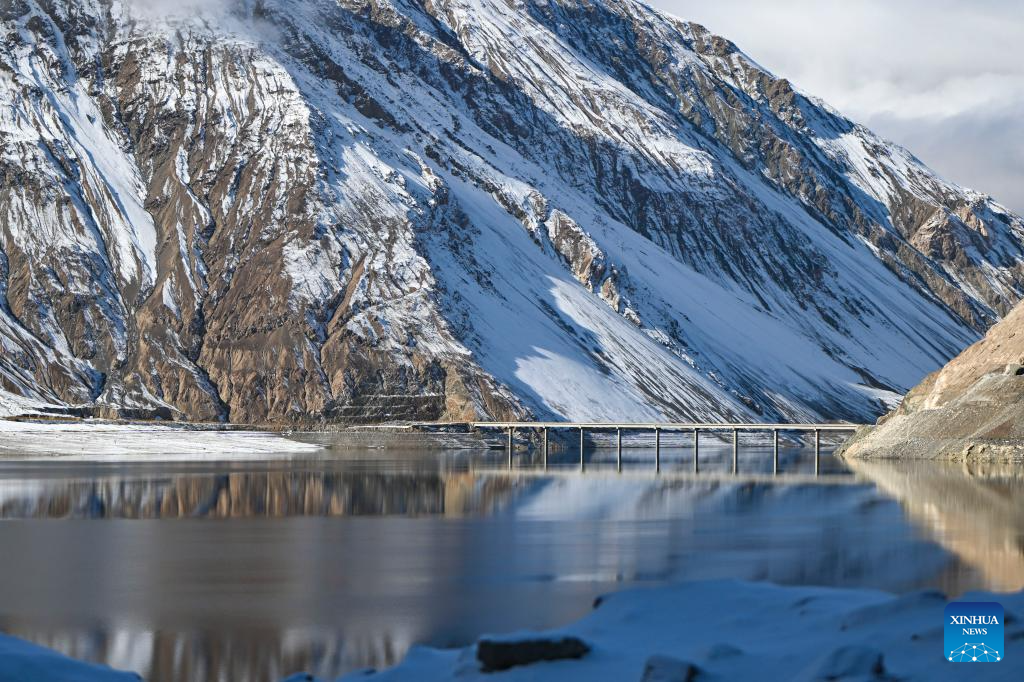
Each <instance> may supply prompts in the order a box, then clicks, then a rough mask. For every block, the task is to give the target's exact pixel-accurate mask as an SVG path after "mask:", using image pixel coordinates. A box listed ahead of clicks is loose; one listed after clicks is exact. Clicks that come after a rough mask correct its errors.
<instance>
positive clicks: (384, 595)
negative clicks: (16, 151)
mask: <svg viewBox="0 0 1024 682" xmlns="http://www.w3.org/2000/svg"><path fill="white" fill-rule="evenodd" d="M701 454H702V458H704V463H705V466H704V467H703V468H702V474H701V475H700V476H698V477H692V476H685V475H676V473H675V472H682V471H684V470H688V469H689V466H690V460H689V459H688V457H689V454H688V453H687V452H683V451H679V452H676V453H673V452H669V453H666V454H665V455H663V463H664V468H665V470H666V471H665V474H664V475H662V476H661V477H660V478H656V477H655V476H654V475H653V474H652V473H651V472H650V467H649V463H650V462H651V461H652V460H653V457H651V456H650V454H649V453H644V452H639V451H634V452H629V453H627V467H626V473H625V475H621V476H619V475H616V474H615V473H614V470H613V469H612V468H611V467H609V463H608V462H609V459H610V455H608V454H600V455H598V456H596V457H595V458H594V459H595V461H594V462H592V463H591V465H590V466H589V468H588V471H587V473H585V474H579V473H575V472H572V471H571V468H572V465H571V464H569V463H565V465H564V469H563V470H557V471H554V472H552V473H551V474H550V475H538V473H537V472H536V471H535V470H529V471H527V470H522V469H517V470H515V471H513V472H511V473H509V472H505V471H502V470H501V467H502V465H503V463H504V459H503V456H502V455H500V454H495V455H492V456H486V457H481V456H480V455H479V454H477V455H473V456H468V455H467V454H465V453H455V452H452V453H438V454H432V455H426V454H423V453H418V454H414V453H410V454H408V455H403V454H401V453H394V452H388V453H382V452H381V451H364V452H328V453H327V454H325V455H324V456H322V457H317V458H312V459H301V460H286V461H263V462H250V463H238V462H230V463H229V462H221V463H218V462H203V463H191V464H182V463H178V464H155V463H150V464H135V463H132V464H124V463H81V462H76V463H72V462H64V463H62V462H60V461H59V460H57V461H53V462H45V463H40V462H16V461H0V630H3V631H6V632H9V633H11V634H14V635H18V636H21V637H25V638H27V639H31V640H33V641H36V642H39V643H41V644H45V645H47V646H51V647H54V648H56V649H58V650H60V651H63V652H65V653H68V654H70V655H72V656H76V657H79V658H84V659H89V660H94V661H101V662H106V663H109V664H111V665H113V666H115V667H119V668H123V669H132V670H136V671H138V672H140V673H141V674H142V675H143V676H144V677H146V678H147V679H150V680H156V681H163V680H189V681H195V682H203V681H205V680H276V679H280V678H281V677H283V676H285V675H287V674H290V673H293V672H296V671H300V670H305V671H309V672H314V673H317V674H320V675H324V676H331V675H337V674H340V673H343V672H347V671H351V670H354V669H357V668H361V667H381V666H387V665H391V664H394V663H395V662H397V661H398V660H399V659H400V658H401V657H402V656H403V655H404V654H405V652H406V651H407V649H408V648H409V647H410V646H411V645H414V644H420V643H422V644H430V645H434V646H455V645H462V644H466V643H468V642H470V641H472V640H473V639H475V638H476V637H477V636H478V635H480V634H481V633H484V632H500V631H508V630H512V629H517V628H526V627H529V628H544V627H551V626H557V625H562V624H565V623H567V622H569V621H572V620H574V619H576V618H579V617H580V616H582V615H584V614H585V613H586V612H587V611H589V610H590V608H591V605H592V602H593V600H594V598H595V597H596V596H598V595H600V594H602V593H606V592H609V591H613V590H618V589H623V588H625V587H630V586H645V585H658V584H662V583H665V582H670V581H678V580H687V579H703V578H725V577H730V578H743V579H754V580H771V581H775V582H780V583H794V584H799V583H803V584H816V585H842V586H864V587H874V588H882V589H886V590H891V591H905V590H910V589H915V588H920V587H938V588H940V589H943V590H945V591H946V592H948V593H950V594H959V593H962V592H964V591H966V590H971V589H977V588H983V589H991V590H1002V591H1008V590H1019V589H1021V588H1022V587H1024V509H1022V506H1021V502H1020V500H1021V499H1024V498H1022V493H1024V479H1022V478H1021V476H1020V475H1019V474H1016V473H1014V472H1013V471H1012V470H1000V469H998V468H994V469H988V470H971V471H968V470H965V469H963V468H953V467H942V466H938V465H933V464H924V465H916V466H910V465H906V464H904V465H897V464H892V463H870V464H856V465H854V469H855V470H854V471H852V472H851V471H849V470H846V469H844V468H843V467H842V466H840V465H839V464H838V463H837V462H835V461H834V460H833V459H832V458H831V457H826V459H825V461H824V462H823V464H824V466H823V469H824V471H825V472H826V473H827V474H828V475H826V476H823V477H822V479H821V480H820V481H812V480H809V479H808V478H807V477H801V478H799V479H792V478H786V477H785V476H780V477H779V478H778V480H776V481H770V480H768V481H766V480H765V479H764V478H763V477H762V478H759V479H750V478H748V477H747V476H745V475H744V476H740V477H738V478H737V479H735V480H732V479H729V477H727V476H721V475H716V474H715V472H716V471H722V470H724V469H726V468H728V466H729V463H728V458H729V457H730V456H731V454H730V453H728V452H726V451H721V450H716V449H714V448H711V447H708V448H707V449H706V451H703V450H702V453H701ZM742 457H743V459H742V461H741V469H742V471H744V472H755V471H770V467H771V455H770V451H769V450H757V449H748V450H747V451H746V452H744V453H743V455H742ZM783 464H784V467H783V468H784V471H786V472H787V473H794V472H801V471H802V472H808V471H813V462H812V460H811V455H810V453H808V452H804V451H797V450H785V451H784V452H783ZM521 465H522V466H524V467H529V464H528V463H522V464H521Z"/></svg>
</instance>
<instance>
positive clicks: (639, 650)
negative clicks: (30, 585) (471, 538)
mask: <svg viewBox="0 0 1024 682" xmlns="http://www.w3.org/2000/svg"><path fill="white" fill-rule="evenodd" d="M960 600H961V601H999V602H1000V603H1002V604H1003V606H1004V608H1005V611H1006V618H1005V623H1006V649H1007V650H1006V652H1005V656H1006V658H1005V659H1004V660H1003V661H1002V662H1001V663H998V664H989V665H979V666H974V667H972V668H970V669H967V670H965V669H961V668H959V667H957V668H954V666H959V665H963V664H953V663H948V662H947V661H946V660H945V659H944V657H943V627H942V626H943V609H944V608H945V605H946V599H945V597H943V595H941V594H940V593H938V592H933V591H925V592H916V593H911V594H908V595H904V596H899V597H897V596H893V595H890V594H887V593H885V592H877V591H872V590H843V589H834V588H816V587H779V586H776V585H772V584H768V583H753V582H742V581H710V582H691V583H684V584H681V585H676V586H672V587H664V588H656V589H647V590H630V591H625V592H620V593H616V594H613V595H610V596H608V597H605V598H603V599H602V600H601V602H600V604H599V606H598V607H597V608H596V610H595V611H594V612H593V613H592V614H591V615H589V616H587V617H586V618H584V619H582V620H581V621H579V622H577V623H574V624H572V625H569V626H568V627H565V628H562V629H559V630H551V631H546V632H522V633H515V634H511V635H504V636H500V637H484V638H481V639H488V640H490V641H498V642H503V643H505V642H516V641H521V640H550V641H555V640H560V639H564V638H567V637H568V638H576V639H578V640H580V641H582V642H583V644H585V645H586V647H588V648H589V652H588V653H586V654H584V655H583V656H582V657H581V658H577V659H566V660H557V661H547V662H539V663H532V664H528V665H517V666H514V667H511V668H508V669H506V670H502V671H496V672H484V671H483V670H482V669H481V664H480V663H479V661H478V660H477V645H473V646H469V647H466V648H463V649H451V650H440V649H431V648H427V647H416V648H414V649H412V650H411V651H410V653H409V654H408V656H407V657H406V658H405V660H404V661H403V662H402V663H401V664H400V665H398V666H396V667H394V668H392V669H389V670H385V671H382V672H379V673H375V674H374V673H372V672H369V671H361V672H357V673H353V674H351V675H348V676H346V677H343V678H341V680H342V681H344V682H352V681H354V680H374V681H379V682H388V681H395V682H406V681H415V682H430V681H431V680H452V679H459V680H475V679H481V680H483V679H486V680H534V681H537V682H544V681H546V680H552V681H555V680H589V681H591V682H601V681H603V680H608V681H615V682H622V681H624V680H637V681H638V682H640V681H643V682H654V681H655V680H659V681H668V680H672V681H675V680H679V681H682V680H702V679H709V680H710V679H714V680H744V681H746V680H754V679H758V680H892V679H900V680H928V681H930V682H931V681H934V680H945V679H950V680H952V679H959V680H964V679H970V680H1020V679H1022V675H1024V644H1022V642H1024V624H1022V622H1021V620H1020V618H1019V616H1018V614H1020V613H1024V592H1022V593H1018V594H1013V595H998V594H997V595H993V594H988V593H972V594H967V595H964V596H962V597H961V599H960ZM0 679H2V680H5V682H36V681H37V680H42V679H47V680H62V681H73V682H123V681H125V680H133V679H138V678H137V677H136V676H135V675H134V674H129V673H121V672H116V671H113V670H111V669H109V668H104V667H100V666H93V665H89V664H86V663H77V662H75V661H72V660H71V659H68V658H65V657H63V656H61V655H59V654H56V653H53V652H50V651H48V650H46V649H42V648H40V647H37V646H35V645H33V644H29V643H27V642H22V641H20V640H17V639H14V638H12V637H5V636H0ZM288 679H289V681H296V682H297V681H298V680H308V679H310V678H309V677H307V676H306V675H304V674H302V675H293V676H292V677H290V678H288Z"/></svg>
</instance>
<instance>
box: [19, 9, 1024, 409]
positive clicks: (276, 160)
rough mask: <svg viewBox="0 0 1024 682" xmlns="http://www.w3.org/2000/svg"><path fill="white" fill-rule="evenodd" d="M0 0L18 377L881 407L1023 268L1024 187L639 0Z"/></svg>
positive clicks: (57, 395)
mask: <svg viewBox="0 0 1024 682" xmlns="http://www.w3.org/2000/svg"><path fill="white" fill-rule="evenodd" d="M2 20H3V31H4V33H3V42H2V48H0V73H2V74H3V76H2V77H0V88H2V90H3V96H2V99H0V101H3V102H5V103H10V105H9V106H5V111H4V113H3V114H2V116H0V131H2V133H3V137H2V138H0V163H2V164H3V165H2V166H0V198H2V199H3V203H2V204H0V215H3V217H4V222H5V227H4V229H3V230H0V252H2V253H3V254H4V255H3V258H2V260H0V299H2V300H3V302H4V303H3V305H2V306H0V343H2V344H3V348H4V356H3V358H2V359H0V389H2V390H4V391H6V392H7V393H8V394H11V395H19V396H24V397H26V398H27V399H29V400H31V401H38V402H46V403H57V404H66V405H88V406H92V407H93V408H94V409H96V410H98V411H99V412H100V413H103V414H110V415H127V416H131V415H157V416H162V417H169V418H179V419H193V420H211V419H212V420H231V421H238V422H248V423H262V422H292V421H297V422H303V421H378V420H384V419H395V418H414V419H464V418H470V417H472V418H477V417H488V416H489V417H499V418H504V417H511V416H524V415H528V414H533V415H537V416H553V417H563V418H580V419H616V420H623V419H626V420H628V419H654V418H659V419H660V418H667V419H684V418H693V419H730V418H737V419H739V418H742V419H743V420H747V419H770V420H782V419H794V420H810V419H829V418H846V419H853V420H867V419H870V418H872V417H873V416H875V415H877V414H880V413H882V412H884V411H886V409H887V406H890V405H892V404H894V403H895V402H896V401H897V400H898V397H899V395H900V394H901V393H902V392H903V391H905V390H906V389H908V388H909V387H910V386H912V385H913V384H914V383H916V382H917V381H918V380H919V379H920V377H921V376H923V375H924V374H925V373H927V372H928V371H930V370H932V369H934V368H936V367H938V366H939V365H940V364H942V363H943V362H944V361H945V360H947V359H948V358H950V357H952V356H953V355H955V354H956V353H957V352H958V351H959V350H960V349H961V348H962V347H964V346H966V345H968V344H969V343H970V342H971V341H973V340H975V339H976V338H977V337H978V335H979V334H980V332H982V331H984V330H985V329H986V328H987V327H988V326H989V325H990V324H992V323H993V322H995V321H996V320H997V319H999V317H1001V316H1002V315H1003V314H1005V313H1006V312H1007V311H1008V310H1009V309H1010V307H1012V305H1013V304H1014V303H1016V301H1017V300H1018V299H1019V298H1020V296H1021V292H1022V291H1024V246H1022V245H1024V222H1022V221H1021V219H1020V218H1018V217H1016V216H1013V215H1012V214H1011V213H1010V212H1008V211H1007V210H1006V209H1004V208H1002V207H1001V206H999V205H998V204H996V203H995V202H993V201H991V200H990V199H989V198H987V197H985V196H984V195H981V194H978V193H975V192H970V191H967V190H962V189H960V188H958V187H956V186H954V185H951V184H949V183H944V182H943V181H941V180H939V179H938V178H937V176H935V175H934V174H933V173H931V171H929V170H928V169H927V168H926V167H924V166H923V165H922V164H920V162H918V161H917V160H916V159H914V158H913V157H912V156H911V155H910V154H909V153H907V152H905V151H904V150H901V149H900V148H898V147H896V146H894V145H890V144H888V143H885V142H883V141H881V140H880V139H878V138H876V137H874V136H873V135H871V134H870V132H869V131H867V130H866V129H864V128H863V127H860V126H857V125H856V124H854V123H852V122H850V121H848V120H847V119H845V118H842V117H841V116H840V115H839V114H838V113H836V112H834V111H833V110H832V109H831V108H829V107H827V106H825V105H823V104H822V103H820V102H818V101H817V100H814V99H812V98H808V97H806V96H804V95H802V94H801V93H799V92H797V91H796V90H795V89H794V88H793V87H792V86H791V85H790V84H789V83H788V81H785V80H784V79H777V78H775V77H773V76H771V75H770V74H768V73H767V72H766V71H764V70H763V69H760V68H759V67H757V66H756V64H755V63H754V62H753V61H752V60H750V59H749V58H747V57H746V56H745V55H743V54H742V53H741V52H739V50H738V49H737V48H736V47H735V46H734V45H732V43H729V42H728V41H727V40H725V39H722V38H719V37H717V36H713V35H711V34H710V33H708V32H707V31H706V30H705V29H703V28H702V27H699V26H697V25H695V24H687V23H685V22H682V21H681V20H677V19H675V18H672V17H669V16H667V15H664V14H661V13H659V12H656V11H654V10H651V9H650V8H647V7H645V6H643V5H641V4H638V3H635V2H632V1H629V0H625V1H618V0H605V1H599V2H577V1H574V0H568V1H566V2H551V1H544V0H541V1H539V2H507V3H506V2H498V1H491V0H466V1H451V2H426V3H417V2H376V1H370V2H348V1H347V0H343V1H341V2H330V1H328V0H317V1H315V2H310V3H301V4H300V3H295V2H289V1H288V0H267V1H264V2H238V3H221V4H219V5H217V6H216V8H215V9H213V10H210V9H208V8H207V9H206V10H203V11H201V12H198V13H191V10H189V11H185V12H182V13H180V14H175V13H174V12H173V11H170V10H168V11H154V10H153V9H152V8H150V9H148V10H143V9H140V6H139V4H138V3H124V2H119V1H116V0H111V1H106V0H68V1H57V0H48V1H46V2H40V1H36V0H19V1H18V2H14V3H11V4H10V6H9V7H8V8H7V10H6V12H5V13H4V15H3V16H2ZM12 400H13V398H12Z"/></svg>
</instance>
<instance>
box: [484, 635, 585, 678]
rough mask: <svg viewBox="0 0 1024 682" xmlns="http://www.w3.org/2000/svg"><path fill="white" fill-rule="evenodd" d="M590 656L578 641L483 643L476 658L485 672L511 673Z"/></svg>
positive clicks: (535, 640) (500, 641) (529, 640)
mask: <svg viewBox="0 0 1024 682" xmlns="http://www.w3.org/2000/svg"><path fill="white" fill-rule="evenodd" d="M589 652H590V647H589V646H587V644H586V643H585V642H584V641H583V640H581V639H578V638H576V637H561V638H557V639H520V640H505V641H503V640H490V639H481V640H480V641H479V642H477V645H476V657H477V660H478V661H480V663H481V665H482V666H483V670H484V672H495V671H498V670H508V669H509V668H515V667H517V666H521V665H530V664H531V663H539V662H541V661H560V660H564V659H576V658H583V657H584V656H586V655H587V654H588V653H589Z"/></svg>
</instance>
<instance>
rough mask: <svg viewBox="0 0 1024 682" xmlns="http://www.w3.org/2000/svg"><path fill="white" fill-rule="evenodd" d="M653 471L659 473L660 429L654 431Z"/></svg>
mask: <svg viewBox="0 0 1024 682" xmlns="http://www.w3.org/2000/svg"><path fill="white" fill-rule="evenodd" d="M654 471H656V472H658V473H661V429H659V428H657V427H655V429H654Z"/></svg>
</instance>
